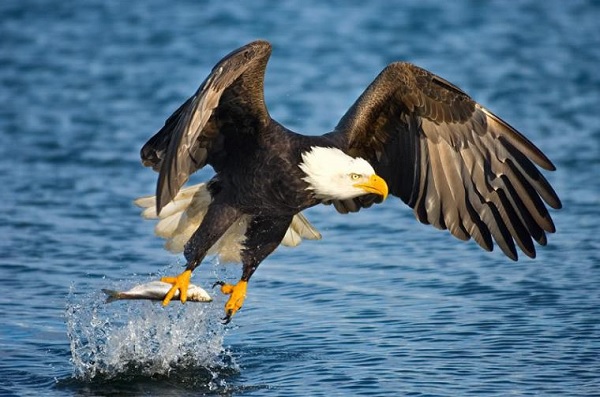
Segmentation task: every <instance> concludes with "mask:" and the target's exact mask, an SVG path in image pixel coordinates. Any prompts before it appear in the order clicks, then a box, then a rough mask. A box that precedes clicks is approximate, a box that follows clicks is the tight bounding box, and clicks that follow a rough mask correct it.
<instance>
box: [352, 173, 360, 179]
mask: <svg viewBox="0 0 600 397" xmlns="http://www.w3.org/2000/svg"><path fill="white" fill-rule="evenodd" d="M350 179H352V180H353V181H356V180H359V179H360V174H355V173H352V174H350Z"/></svg>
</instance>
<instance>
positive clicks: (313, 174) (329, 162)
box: [300, 146, 387, 200]
mask: <svg viewBox="0 0 600 397" xmlns="http://www.w3.org/2000/svg"><path fill="white" fill-rule="evenodd" d="M300 168H301V169H302V171H304V173H305V174H306V177H305V178H304V180H305V181H306V182H307V183H308V185H309V186H308V189H310V190H313V191H314V193H315V196H316V197H317V198H319V199H322V200H346V199H351V198H354V197H358V196H361V195H364V194H367V193H369V192H368V191H365V189H364V187H361V186H363V184H365V183H368V181H369V179H370V178H372V177H373V176H375V170H374V169H373V167H372V166H371V164H369V163H368V162H367V161H366V160H364V159H362V158H353V157H350V156H348V155H347V154H346V153H344V152H342V151H341V150H340V149H336V148H330V147H319V146H313V147H311V148H310V150H309V151H307V152H304V153H302V163H300ZM386 194H387V187H386Z"/></svg>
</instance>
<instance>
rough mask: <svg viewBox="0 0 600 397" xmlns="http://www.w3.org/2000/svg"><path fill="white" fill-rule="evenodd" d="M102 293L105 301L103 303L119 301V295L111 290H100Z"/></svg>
mask: <svg viewBox="0 0 600 397" xmlns="http://www.w3.org/2000/svg"><path fill="white" fill-rule="evenodd" d="M102 292H104V293H105V294H106V301H104V303H110V302H114V301H118V300H119V299H121V293H120V292H119V291H115V290H112V289H102Z"/></svg>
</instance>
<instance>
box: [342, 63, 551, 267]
mask: <svg viewBox="0 0 600 397" xmlns="http://www.w3.org/2000/svg"><path fill="white" fill-rule="evenodd" d="M335 134H337V136H338V137H341V138H338V139H341V140H342V141H345V142H346V144H347V145H348V148H349V151H350V152H351V153H352V154H353V155H357V156H361V157H363V158H365V159H367V160H368V161H369V162H371V164H373V167H374V168H375V170H376V171H377V172H378V173H379V174H380V175H381V176H382V177H384V178H385V179H386V181H388V185H389V187H390V192H391V193H392V194H394V195H396V196H398V197H400V198H401V199H402V200H403V201H404V202H405V203H407V204H408V205H409V206H410V207H412V208H413V210H414V213H415V216H416V217H417V219H418V220H419V221H420V222H423V223H426V224H431V225H433V226H435V227H437V228H439V229H449V231H450V232H451V233H452V234H453V235H454V236H455V237H457V238H459V239H461V240H468V239H469V238H471V237H473V239H474V240H475V241H476V242H477V243H478V244H479V245H480V246H481V247H482V248H484V249H486V250H491V249H492V248H493V240H495V241H496V243H497V244H498V246H499V247H500V248H501V249H502V251H503V252H504V253H505V254H506V255H507V256H508V257H510V258H511V259H514V260H516V259H517V251H516V246H515V243H516V245H518V246H519V248H520V249H521V250H522V251H523V252H524V253H525V254H526V255H528V256H530V257H534V256H535V247H534V245H533V240H535V241H536V242H538V243H539V244H541V245H544V244H546V242H547V240H546V233H547V232H548V233H552V232H554V230H555V228H554V224H553V223H552V219H551V217H550V214H549V213H548V210H547V209H546V206H545V205H544V202H546V203H547V204H548V205H549V206H550V207H552V208H556V209H558V208H560V207H561V203H560V199H559V198H558V196H557V195H556V193H555V192H554V190H553V189H552V187H551V186H550V184H549V183H548V181H547V180H546V179H545V178H544V176H543V175H542V174H541V173H540V171H539V170H538V169H537V168H536V166H535V165H534V163H535V164H537V165H538V166H539V167H541V168H544V169H547V170H554V169H555V167H554V165H553V164H552V162H551V161H550V160H549V159H548V158H547V157H546V156H545V155H544V154H543V153H542V152H541V151H540V150H539V149H538V148H537V147H535V145H533V143H531V142H530V141H529V140H528V139H527V138H525V137H524V136H523V135H522V134H521V133H519V132H518V131H517V130H515V129H514V128H513V127H511V126H510V125H509V124H507V123H506V122H505V121H503V120H502V119H500V118H499V117H497V116H496V115H494V114H493V113H492V112H490V111H488V110H487V109H485V108H484V107H482V106H481V105H479V104H477V103H476V102H474V101H473V100H472V99H471V98H470V97H469V96H467V94H465V93H464V92H463V91H461V90H460V89H459V88H458V87H456V86H454V85H452V84H451V83H449V82H448V81H446V80H444V79H442V78H440V77H438V76H435V75H433V74H431V73H429V72H427V71H425V70H423V69H421V68H418V67H416V66H414V65H410V64H407V63H394V64H391V65H389V66H388V67H387V68H386V69H384V70H383V71H382V72H381V74H380V75H379V76H378V77H377V78H376V79H375V81H374V82H373V83H372V84H371V85H370V86H369V87H368V88H367V90H365V92H364V93H363V94H362V95H361V97H360V98H359V99H358V100H357V102H356V103H355V104H354V105H353V106H352V107H351V108H350V110H349V111H348V113H346V115H344V117H343V118H342V119H341V121H340V123H339V124H338V126H337V127H336V130H335V131H334V133H333V135H334V136H335ZM375 138H376V139H375ZM542 200H543V201H542ZM532 239H533V240H532Z"/></svg>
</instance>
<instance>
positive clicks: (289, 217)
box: [137, 41, 561, 322]
mask: <svg viewBox="0 0 600 397" xmlns="http://www.w3.org/2000/svg"><path fill="white" fill-rule="evenodd" d="M270 54H271V45H270V44H269V43H268V42H266V41H255V42H252V43H249V44H247V45H245V46H243V47H241V48H239V49H237V50H235V51H233V52H231V53H230V54H229V55H227V56H225V57H224V58H223V59H222V60H221V61H220V62H218V63H217V65H216V66H215V67H214V68H213V69H212V71H211V73H210V74H209V75H208V77H207V78H206V80H205V81H204V82H203V83H202V85H201V86H200V88H199V89H198V90H197V91H196V93H195V94H194V95H192V96H191V97H190V98H189V99H188V100H187V101H185V103H183V104H182V105H181V106H180V107H179V108H178V109H177V110H176V111H175V112H174V113H173V114H172V115H171V116H170V117H169V118H168V119H167V120H166V122H165V125H164V127H162V129H160V131H158V132H157V133H156V134H155V135H154V136H153V137H152V138H151V139H150V140H149V141H148V142H147V143H146V144H145V145H144V146H143V148H142V150H141V157H142V162H143V164H144V165H145V166H149V167H152V168H153V169H154V170H155V171H158V172H159V175H158V183H157V186H156V196H153V197H145V198H141V199H139V200H138V201H137V204H138V205H140V206H141V207H145V208H146V210H145V211H144V216H145V217H146V218H158V219H159V223H158V224H157V226H156V232H157V234H158V235H160V236H162V237H165V238H166V239H167V240H168V241H167V248H169V249H171V250H172V251H175V252H176V251H183V252H184V255H185V258H186V260H187V267H186V269H185V271H183V272H182V273H181V274H179V275H178V276H176V277H164V278H163V281H166V282H169V283H171V284H172V285H173V287H172V288H171V290H170V291H169V293H168V294H167V295H166V296H165V298H164V301H163V304H164V305H167V304H168V303H169V301H170V300H171V299H172V297H173V295H174V293H175V292H176V291H177V290H179V291H180V299H181V301H182V302H185V301H186V295H187V294H186V291H187V286H188V284H189V282H190V277H191V274H192V271H193V270H194V269H195V268H196V267H197V266H198V265H199V264H200V263H201V262H202V260H203V259H204V258H205V256H206V255H207V254H210V253H216V254H219V255H220V256H221V258H222V259H224V260H233V261H241V262H242V265H243V271H242V276H241V279H240V280H239V282H237V283H236V284H235V285H232V284H226V283H223V282H217V283H216V284H218V285H220V286H221V291H222V292H223V293H224V294H228V295H230V297H229V299H228V301H227V303H226V305H225V318H224V321H225V322H228V321H229V320H230V319H231V317H232V316H233V315H234V314H235V313H236V312H237V311H238V310H239V309H240V308H241V307H242V304H243V302H244V298H245V297H246V291H247V283H248V281H249V280H250V278H251V277H252V274H253V273H254V272H255V271H256V269H257V268H258V266H259V265H260V263H261V262H262V261H263V260H264V259H265V258H266V257H267V256H268V255H269V254H271V253H272V252H273V250H275V249H276V248H277V247H278V246H279V245H280V244H286V245H296V244H298V242H299V241H300V239H302V238H311V239H317V238H320V234H319V232H318V231H317V230H316V229H315V228H314V227H313V226H312V225H311V224H310V223H309V222H308V220H307V219H306V218H305V217H304V216H303V215H302V213H301V212H302V211H303V210H305V209H307V208H309V207H312V206H315V205H317V204H332V205H333V206H334V207H335V209H336V210H337V211H339V212H340V213H349V212H356V211H359V210H360V209H362V208H367V207H370V206H371V205H373V204H377V203H381V202H382V201H383V200H384V199H385V198H386V197H387V195H388V192H389V193H391V194H392V195H394V196H396V197H399V198H400V199H401V200H402V201H404V203H406V204H407V205H408V206H409V207H411V208H412V209H413V212H414V215H415V217H416V218H417V220H419V221H420V222H422V223H424V224H430V225H433V226H434V227H436V228H438V229H447V230H449V231H450V233H452V235H454V236H455V237H457V238H459V239H461V240H469V239H470V238H473V239H474V240H475V241H476V242H477V244H479V245H480V246H481V247H482V248H483V249H485V250H487V251H491V250H492V248H493V241H496V244H497V245H498V246H499V247H500V249H501V250H502V251H503V252H504V254H506V256H508V257H509V258H511V259H513V260H517V250H516V248H515V242H516V244H517V245H518V246H519V248H520V249H521V251H523V252H524V253H525V254H526V255H527V256H529V257H535V247H534V244H533V241H532V240H535V241H536V242H537V243H538V244H540V245H546V242H547V240H546V233H553V232H555V227H554V224H553V222H552V218H551V217H550V214H549V213H548V210H547V208H546V205H545V204H544V202H545V203H546V204H547V205H548V206H550V207H552V208H555V209H559V208H560V207H561V202H560V199H559V198H558V196H557V194H556V193H555V192H554V190H553V188H552V187H551V186H550V184H549V183H548V182H547V180H546V179H545V178H544V176H543V175H542V174H541V173H540V171H539V170H538V168H537V167H536V165H537V166H539V167H541V168H543V169H546V170H554V169H555V167H554V165H553V164H552V162H551V161H550V160H549V159H548V158H547V157H546V156H545V155H544V154H543V153H542V152H541V151H540V150H539V149H538V148H537V147H536V146H535V145H534V144H533V143H531V142H530V141H529V140H528V139H527V138H525V137H524V136H523V135H522V134H520V133H519V132H518V131H517V130H515V129H514V128H513V127H511V126H510V125H508V124H507V123H506V122H504V121H503V120H502V119H500V118H499V117H498V116H496V115H494V114H493V113H492V112H490V111H489V110H487V109H486V108H484V107H483V106H481V105H479V104H478V103H476V102H475V101H473V99H471V98H470V97H469V96H468V95H467V94H465V93H464V92H463V91H462V90H461V89H460V88H458V87H456V86H455V85H453V84H452V83H450V82H448V81H446V80H444V79H443V78H441V77H438V76H436V75H434V74H432V73H430V72H428V71H426V70H424V69H421V68H419V67H417V66H415V65H412V64H410V63H405V62H396V63H392V64H390V65H388V66H387V67H386V68H385V69H383V71H382V72H381V73H380V74H379V75H378V76H377V78H376V79H375V80H374V81H373V82H372V83H371V85H370V86H369V87H368V88H367V89H366V90H365V92H364V93H363V94H362V95H361V96H360V97H359V98H358V100H357V101H356V102H355V103H354V104H353V105H352V107H351V108H350V109H349V110H348V112H347V113H346V114H345V115H344V116H343V117H342V119H341V120H340V122H339V123H338V125H337V126H336V127H335V129H334V130H333V131H332V132H329V133H326V134H324V135H321V136H305V135H300V134H297V133H295V132H293V131H290V130H288V129H287V128H285V127H284V126H282V125H281V124H279V123H278V122H277V121H275V120H273V119H272V118H271V117H270V116H269V112H268V111H267V108H266V106H265V101H264V96H263V83H264V75H265V69H266V65H267V61H268V59H269V56H270ZM534 164H535V165H534ZM206 165H210V166H212V168H213V169H214V171H215V175H214V177H213V178H212V179H211V180H210V181H208V182H207V183H206V184H199V185H195V186H191V187H188V188H185V189H182V187H183V185H184V184H185V183H186V181H187V180H188V178H189V176H190V175H191V174H192V173H194V172H195V171H197V170H199V169H201V168H203V167H204V166H206Z"/></svg>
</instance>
